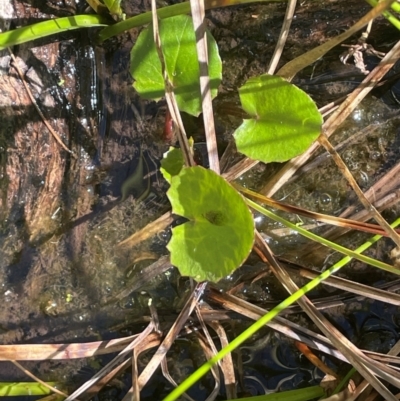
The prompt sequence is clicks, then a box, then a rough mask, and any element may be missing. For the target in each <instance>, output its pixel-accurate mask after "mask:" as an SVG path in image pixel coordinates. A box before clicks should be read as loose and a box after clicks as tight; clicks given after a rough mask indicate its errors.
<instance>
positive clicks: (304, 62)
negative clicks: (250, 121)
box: [277, 0, 395, 81]
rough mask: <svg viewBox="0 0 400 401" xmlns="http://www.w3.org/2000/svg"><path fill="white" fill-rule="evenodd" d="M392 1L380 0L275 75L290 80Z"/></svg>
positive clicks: (388, 5) (360, 27)
mask: <svg viewBox="0 0 400 401" xmlns="http://www.w3.org/2000/svg"><path fill="white" fill-rule="evenodd" d="M394 2H395V0H384V1H381V2H380V3H379V4H378V5H377V6H376V7H374V8H373V9H372V10H371V11H369V12H368V13H367V14H366V15H365V16H364V17H363V18H361V19H360V20H359V21H358V22H356V23H355V24H354V25H353V26H352V27H351V28H350V29H348V30H347V31H346V32H343V33H342V34H340V35H338V36H336V37H334V38H333V39H331V40H328V41H327V42H325V43H323V44H322V45H320V46H318V47H315V48H314V49H312V50H310V51H308V52H306V53H304V54H302V55H301V56H299V57H297V58H295V59H294V60H292V61H289V62H288V63H287V64H285V65H284V66H283V67H282V68H281V69H280V70H279V71H278V72H277V75H280V76H281V77H283V78H286V79H287V80H288V81H291V80H292V79H293V77H294V76H295V75H296V74H297V73H298V72H299V71H301V70H302V69H303V68H305V67H307V66H309V65H310V64H312V63H313V62H314V61H317V60H318V59H319V58H321V57H322V56H323V55H324V54H326V53H327V52H328V51H329V50H331V49H333V48H334V47H335V46H337V45H338V44H340V43H342V42H343V41H344V40H346V39H348V38H349V37H350V36H352V35H354V34H355V33H357V32H358V31H359V30H360V29H362V28H364V26H366V25H367V24H368V23H369V22H370V21H371V20H373V19H374V18H376V17H377V16H378V15H380V14H381V13H382V12H383V11H385V10H386V9H388V8H389V7H390V5H391V4H392V3H394Z"/></svg>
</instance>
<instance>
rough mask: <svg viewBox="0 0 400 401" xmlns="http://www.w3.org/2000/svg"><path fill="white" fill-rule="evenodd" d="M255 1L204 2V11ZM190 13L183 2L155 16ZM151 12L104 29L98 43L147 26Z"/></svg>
mask: <svg viewBox="0 0 400 401" xmlns="http://www.w3.org/2000/svg"><path fill="white" fill-rule="evenodd" d="M255 2H256V0H206V1H205V2H204V5H205V8H206V10H208V9H212V8H218V7H226V6H234V5H237V4H246V3H255ZM257 2H258V3H260V2H266V3H272V2H282V0H259V1H257ZM189 12H190V2H188V1H187V2H184V3H179V4H174V5H172V6H167V7H163V8H159V9H158V10H157V16H158V18H160V19H163V18H168V17H174V16H175V15H179V14H188V13H189ZM151 18H152V17H151V11H149V12H147V13H143V14H139V15H135V16H134V17H131V18H127V19H126V20H124V21H121V22H118V23H117V24H114V25H110V26H108V27H107V28H104V29H103V30H102V31H101V32H100V33H99V40H100V42H104V41H105V40H107V39H109V38H111V37H113V36H116V35H119V34H121V33H123V32H125V31H128V30H129V29H132V28H137V27H139V26H142V25H145V24H149V23H150V22H151Z"/></svg>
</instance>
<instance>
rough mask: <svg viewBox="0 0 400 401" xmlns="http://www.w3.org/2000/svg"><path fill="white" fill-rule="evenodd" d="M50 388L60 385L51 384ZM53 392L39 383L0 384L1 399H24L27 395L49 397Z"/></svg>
mask: <svg viewBox="0 0 400 401" xmlns="http://www.w3.org/2000/svg"><path fill="white" fill-rule="evenodd" d="M48 384H49V385H50V386H52V387H54V386H57V385H58V384H59V383H56V382H49V383H48ZM48 394H52V391H51V390H50V389H49V388H48V387H46V386H43V384H40V383H37V382H16V383H9V382H0V397H10V396H11V397H18V396H19V397H22V396H27V395H48Z"/></svg>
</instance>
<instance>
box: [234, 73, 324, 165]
mask: <svg viewBox="0 0 400 401" xmlns="http://www.w3.org/2000/svg"><path fill="white" fill-rule="evenodd" d="M239 95H240V101H241V103H242V107H243V109H244V110H245V111H246V112H247V113H248V114H250V116H252V118H251V119H249V120H244V121H243V123H242V125H241V126H240V127H239V128H238V129H237V130H236V131H235V133H234V136H235V139H236V145H237V148H238V150H239V152H241V153H244V154H245V155H246V156H248V157H250V158H252V159H255V160H260V161H262V162H264V163H269V162H283V161H286V160H289V159H291V158H293V157H295V156H298V155H299V154H301V153H303V152H304V151H305V150H307V148H308V147H309V146H310V145H311V144H312V142H313V141H315V139H316V138H317V137H318V135H319V134H320V132H321V126H322V122H323V120H322V116H321V114H320V113H319V112H318V109H317V106H316V105H315V103H314V102H313V100H312V99H311V98H310V97H309V96H308V95H307V94H306V93H305V92H303V91H302V90H301V89H299V88H297V87H296V86H294V85H292V84H290V83H289V82H287V81H285V80H284V79H283V78H280V77H278V76H272V75H261V76H258V77H254V78H250V79H249V80H248V81H247V82H246V83H245V84H244V85H243V86H242V87H241V88H240V89H239Z"/></svg>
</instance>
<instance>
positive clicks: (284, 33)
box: [267, 0, 297, 75]
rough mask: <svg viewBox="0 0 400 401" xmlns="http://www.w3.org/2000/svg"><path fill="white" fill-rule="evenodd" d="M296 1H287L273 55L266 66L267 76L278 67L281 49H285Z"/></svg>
mask: <svg viewBox="0 0 400 401" xmlns="http://www.w3.org/2000/svg"><path fill="white" fill-rule="evenodd" d="M296 4H297V0H289V1H288V4H287V6H286V14H285V19H284V20H283V24H282V28H281V32H280V33H279V38H278V42H277V43H276V46H275V50H274V54H273V55H272V57H271V61H270V62H269V66H268V70H267V72H268V74H271V75H272V74H273V73H274V72H275V70H276V67H277V66H278V63H279V60H280V58H281V55H282V52H283V48H284V47H285V43H286V39H287V37H288V35H289V29H290V25H291V24H292V20H293V15H294V11H295V9H296Z"/></svg>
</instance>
